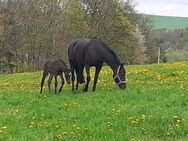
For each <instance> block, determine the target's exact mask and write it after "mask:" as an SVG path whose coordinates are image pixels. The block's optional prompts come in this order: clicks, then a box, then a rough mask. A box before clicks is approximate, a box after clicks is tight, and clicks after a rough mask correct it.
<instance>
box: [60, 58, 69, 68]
mask: <svg viewBox="0 0 188 141" xmlns="http://www.w3.org/2000/svg"><path fill="white" fill-rule="evenodd" d="M58 61H60V62H61V63H62V64H63V65H64V66H65V68H66V69H67V65H66V64H65V62H64V61H63V60H61V59H59V60H58Z"/></svg>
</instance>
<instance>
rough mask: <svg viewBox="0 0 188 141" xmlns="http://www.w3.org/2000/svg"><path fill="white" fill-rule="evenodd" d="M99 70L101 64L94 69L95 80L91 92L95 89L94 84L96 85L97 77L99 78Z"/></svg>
mask: <svg viewBox="0 0 188 141" xmlns="http://www.w3.org/2000/svg"><path fill="white" fill-rule="evenodd" d="M101 68H102V64H101V65H99V66H96V69H95V78H94V83H93V89H92V91H93V92H94V91H95V89H96V84H97V80H98V76H99V72H100V70H101Z"/></svg>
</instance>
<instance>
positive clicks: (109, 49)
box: [98, 39, 120, 62]
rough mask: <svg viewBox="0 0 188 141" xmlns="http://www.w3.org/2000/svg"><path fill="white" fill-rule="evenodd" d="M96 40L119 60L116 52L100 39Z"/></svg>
mask: <svg viewBox="0 0 188 141" xmlns="http://www.w3.org/2000/svg"><path fill="white" fill-rule="evenodd" d="M98 41H100V43H101V44H102V45H103V46H104V47H105V48H106V49H107V50H108V51H109V52H110V53H111V54H112V55H113V56H114V57H115V58H116V59H117V60H118V61H119V62H120V60H119V58H118V57H117V55H116V53H115V52H114V51H113V50H112V49H111V48H110V47H109V46H108V45H107V44H106V43H104V42H103V41H102V40H100V39H98Z"/></svg>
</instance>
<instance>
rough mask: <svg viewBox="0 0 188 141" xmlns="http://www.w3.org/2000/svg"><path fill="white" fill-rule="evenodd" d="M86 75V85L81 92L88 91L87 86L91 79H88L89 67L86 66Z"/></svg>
mask: <svg viewBox="0 0 188 141" xmlns="http://www.w3.org/2000/svg"><path fill="white" fill-rule="evenodd" d="M86 74H87V82H86V85H85V88H84V91H83V92H87V91H88V86H89V82H90V79H91V77H90V66H89V65H86Z"/></svg>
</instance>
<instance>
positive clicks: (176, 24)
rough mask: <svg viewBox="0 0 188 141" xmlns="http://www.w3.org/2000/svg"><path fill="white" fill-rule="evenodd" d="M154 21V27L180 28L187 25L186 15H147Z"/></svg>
mask: <svg viewBox="0 0 188 141" xmlns="http://www.w3.org/2000/svg"><path fill="white" fill-rule="evenodd" d="M149 16H150V17H151V19H152V20H153V23H154V29H160V28H168V29H180V28H187V27H188V17H170V16H156V15H149Z"/></svg>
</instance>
